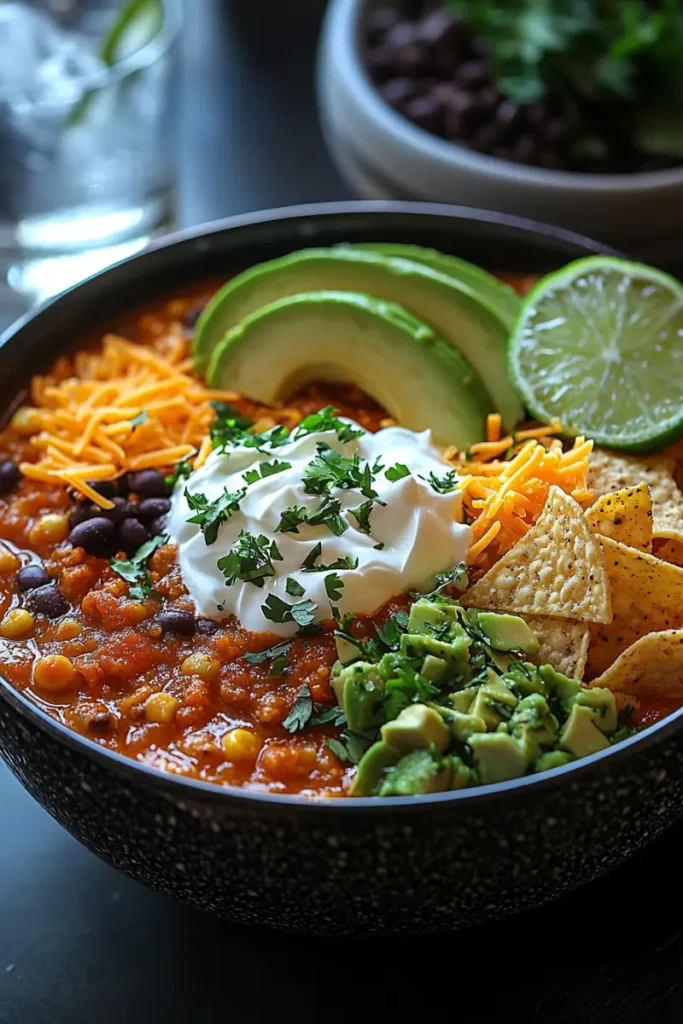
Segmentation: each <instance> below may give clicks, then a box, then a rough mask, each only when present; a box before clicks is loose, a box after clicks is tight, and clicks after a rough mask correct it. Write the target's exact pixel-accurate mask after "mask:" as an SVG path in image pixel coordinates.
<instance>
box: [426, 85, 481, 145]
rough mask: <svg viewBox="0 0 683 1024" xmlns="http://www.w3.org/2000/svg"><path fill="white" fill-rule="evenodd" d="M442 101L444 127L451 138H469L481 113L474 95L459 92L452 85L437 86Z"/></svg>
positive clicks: (478, 121)
mask: <svg viewBox="0 0 683 1024" xmlns="http://www.w3.org/2000/svg"><path fill="white" fill-rule="evenodd" d="M435 91H436V90H435ZM438 91H439V95H440V96H441V98H442V102H443V117H444V128H445V131H446V135H447V137H448V138H451V139H463V138H469V137H470V136H471V135H472V133H473V131H474V130H475V129H476V127H477V125H479V124H481V119H482V113H481V111H480V110H479V108H478V107H477V102H476V100H475V98H474V96H472V95H470V94H469V93H466V92H460V91H459V90H457V89H455V88H453V87H452V86H448V85H446V86H439V87H438Z"/></svg>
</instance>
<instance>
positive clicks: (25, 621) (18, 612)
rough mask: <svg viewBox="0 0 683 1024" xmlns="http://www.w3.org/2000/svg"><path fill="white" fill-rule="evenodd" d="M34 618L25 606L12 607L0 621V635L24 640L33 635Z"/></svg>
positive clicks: (7, 638)
mask: <svg viewBox="0 0 683 1024" xmlns="http://www.w3.org/2000/svg"><path fill="white" fill-rule="evenodd" d="M35 624H36V623H35V619H34V618H33V616H32V615H31V613H30V612H27V611H26V609H25V608H13V609H12V611H11V612H7V615H5V617H4V619H3V620H2V622H0V636H4V637H5V639H6V640H26V638H27V637H29V636H33V628H34V626H35Z"/></svg>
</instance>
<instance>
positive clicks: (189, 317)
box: [183, 302, 205, 331]
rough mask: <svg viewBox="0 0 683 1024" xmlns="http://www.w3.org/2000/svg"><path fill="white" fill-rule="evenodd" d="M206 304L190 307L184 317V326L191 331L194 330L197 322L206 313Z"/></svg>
mask: <svg viewBox="0 0 683 1024" xmlns="http://www.w3.org/2000/svg"><path fill="white" fill-rule="evenodd" d="M204 306H205V303H203V302H201V303H199V304H198V305H196V306H190V308H189V309H186V310H185V313H184V315H183V326H184V327H187V329H188V330H189V331H192V330H194V328H195V326H196V324H197V321H198V320H199V318H200V316H201V315H202V313H203V312H204Z"/></svg>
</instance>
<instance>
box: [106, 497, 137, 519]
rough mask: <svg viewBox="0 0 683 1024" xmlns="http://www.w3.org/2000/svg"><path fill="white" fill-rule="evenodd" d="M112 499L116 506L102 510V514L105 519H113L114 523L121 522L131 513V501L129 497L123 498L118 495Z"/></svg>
mask: <svg viewBox="0 0 683 1024" xmlns="http://www.w3.org/2000/svg"><path fill="white" fill-rule="evenodd" d="M111 500H112V501H113V503H114V507H113V508H108V509H106V510H102V511H101V512H100V515H103V516H104V518H105V519H111V521H112V523H120V522H121V520H122V519H125V518H126V517H127V516H129V515H130V507H131V506H130V502H129V501H128V500H127V498H122V497H120V496H118V495H117V497H115V498H112V499H111Z"/></svg>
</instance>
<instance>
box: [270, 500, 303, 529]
mask: <svg viewBox="0 0 683 1024" xmlns="http://www.w3.org/2000/svg"><path fill="white" fill-rule="evenodd" d="M307 522H308V510H307V509H305V508H304V506H303V505H289V506H288V507H287V508H286V509H284V510H283V511H282V512H281V513H280V522H279V523H278V524H277V526H276V527H275V532H276V533H298V532H299V527H300V526H302V525H303V524H304V523H307Z"/></svg>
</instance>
